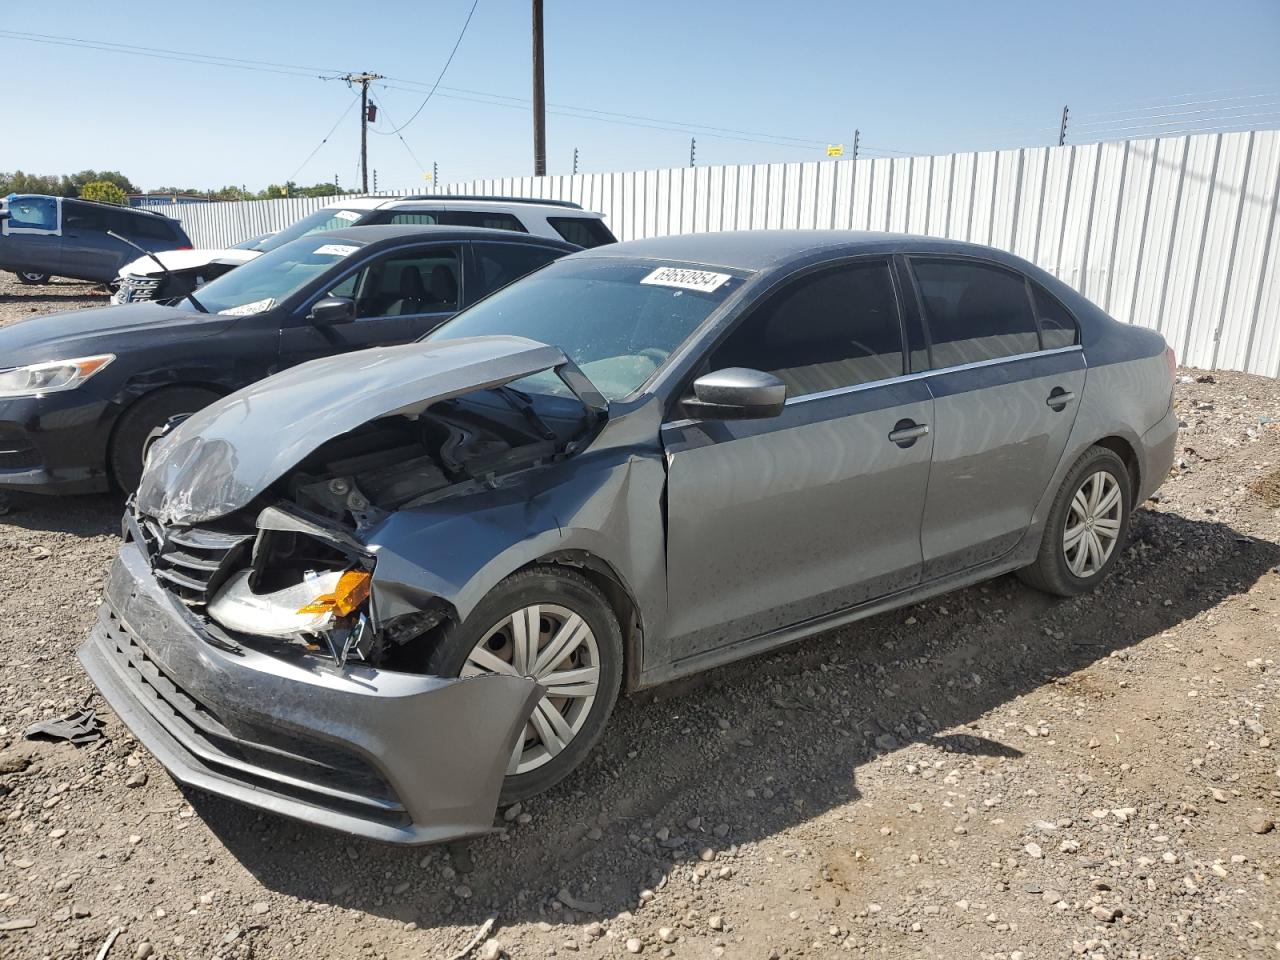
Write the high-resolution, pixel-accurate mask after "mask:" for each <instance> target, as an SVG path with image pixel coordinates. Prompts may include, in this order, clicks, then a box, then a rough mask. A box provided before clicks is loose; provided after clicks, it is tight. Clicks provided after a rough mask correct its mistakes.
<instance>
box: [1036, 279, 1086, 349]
mask: <svg viewBox="0 0 1280 960" xmlns="http://www.w3.org/2000/svg"><path fill="white" fill-rule="evenodd" d="M1031 289H1032V292H1033V294H1034V296H1035V302H1036V316H1037V317H1038V318H1039V320H1040V337H1041V339H1042V340H1043V341H1044V348H1045V349H1046V350H1055V349H1058V348H1061V347H1074V346H1075V345H1076V344H1077V343H1079V342H1080V328H1079V327H1078V326H1077V325H1076V321H1075V318H1074V317H1073V316H1071V314H1070V312H1068V310H1067V308H1066V307H1064V306H1063V305H1062V304H1060V303H1059V302H1058V301H1057V300H1056V299H1055V298H1054V297H1053V296H1052V295H1051V294H1050V293H1049V292H1048V291H1047V290H1045V289H1044V288H1043V287H1041V286H1038V285H1037V284H1034V283H1033V284H1031Z"/></svg>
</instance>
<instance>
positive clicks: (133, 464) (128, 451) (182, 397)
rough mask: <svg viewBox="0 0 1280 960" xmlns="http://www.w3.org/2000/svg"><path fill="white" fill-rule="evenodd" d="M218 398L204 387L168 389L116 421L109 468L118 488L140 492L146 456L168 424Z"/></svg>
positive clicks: (108, 457) (144, 400) (157, 393)
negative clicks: (139, 486)
mask: <svg viewBox="0 0 1280 960" xmlns="http://www.w3.org/2000/svg"><path fill="white" fill-rule="evenodd" d="M217 399H218V394H217V393H215V392H214V391H212V390H206V389H204V388H203V387H165V388H163V389H160V390H157V391H155V392H154V393H149V394H147V395H146V396H145V397H143V398H142V399H140V400H138V401H137V402H135V403H134V404H133V406H131V407H129V409H127V410H126V411H125V412H124V413H123V414H121V416H120V419H119V420H118V421H116V427H115V430H114V431H113V433H112V435H111V446H110V448H109V449H108V451H107V467H108V469H110V471H111V478H112V479H113V480H114V481H115V483H116V486H118V487H119V488H120V489H121V490H122V491H123V492H125V493H132V492H133V491H134V490H136V489H137V488H138V481H139V480H140V479H142V465H143V456H144V455H145V453H146V450H147V447H148V446H149V445H150V443H151V441H153V440H154V439H155V438H156V436H157V435H158V434H159V433H160V431H161V430H163V428H164V426H165V424H167V423H168V422H169V421H170V420H171V419H173V418H174V417H181V416H189V415H190V414H193V413H195V412H196V411H197V410H201V409H203V408H204V407H207V406H208V405H209V404H211V403H213V401H215V400H217Z"/></svg>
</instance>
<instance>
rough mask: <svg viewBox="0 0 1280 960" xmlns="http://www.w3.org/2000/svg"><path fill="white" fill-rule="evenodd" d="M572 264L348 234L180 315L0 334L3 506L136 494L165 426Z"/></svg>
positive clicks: (406, 231) (553, 247) (461, 236)
mask: <svg viewBox="0 0 1280 960" xmlns="http://www.w3.org/2000/svg"><path fill="white" fill-rule="evenodd" d="M577 249H579V248H578V247H576V246H574V245H572V244H569V243H564V242H561V241H558V240H552V239H548V238H543V237H535V236H531V235H529V234H522V233H512V232H507V231H503V230H486V229H479V228H466V227H423V226H370V227H352V228H350V229H347V230H336V231H333V232H331V233H322V234H313V235H311V236H308V237H302V238H300V239H298V240H295V241H293V242H292V243H288V244H285V245H284V246H282V247H279V248H278V249H276V250H273V251H272V252H270V253H267V254H264V255H262V256H261V257H259V258H257V259H256V260H253V261H251V262H250V263H247V264H245V265H244V266H242V267H240V268H239V269H238V270H234V271H232V272H230V273H228V274H226V275H225V276H223V277H220V278H218V279H217V280H214V281H211V282H210V283H207V284H205V285H204V286H203V287H201V288H200V290H199V291H198V292H197V293H194V294H188V295H187V296H186V297H185V298H183V299H182V300H180V301H174V302H170V303H167V304H161V303H140V304H126V305H123V306H116V307H102V308H98V309H93V310H80V311H76V312H74V313H63V314H51V315H47V316H40V317H32V318H31V319H29V320H24V321H21V322H18V323H15V324H11V325H9V326H6V327H0V495H3V493H4V492H5V491H10V490H21V491H29V492H38V493H93V492H100V491H104V490H107V489H109V488H110V486H111V485H112V484H113V483H114V484H115V486H116V487H118V488H120V489H122V490H126V491H127V490H132V489H133V488H134V487H136V486H137V482H138V478H139V476H140V475H141V471H142V463H143V459H144V456H145V454H146V451H147V448H148V446H149V444H150V442H151V441H152V440H154V438H155V437H157V436H159V435H160V434H161V433H162V432H163V431H164V429H165V427H166V425H167V424H168V423H169V422H170V421H171V420H173V419H175V418H179V417H183V416H186V415H189V414H191V413H194V412H195V411H197V410H199V409H201V408H203V407H205V406H207V405H208V404H210V403H212V402H213V401H215V400H217V399H218V398H219V397H222V396H225V395H226V394H228V393H231V392H232V391H234V390H238V389H240V388H241V387H244V386H246V385H248V384H250V383H253V382H254V381H256V380H260V379H262V378H263V377H266V376H268V375H270V374H272V373H276V372H277V371H280V370H283V369H285V368H286V367H291V366H293V365H294V364H297V363H301V362H303V361H305V360H313V359H316V358H318V357H324V356H329V355H332V354H336V353H343V352H345V351H348V350H358V349H362V348H365V347H377V346H390V345H392V344H399V343H407V342H409V341H412V340H416V339H417V338H418V337H420V336H422V335H423V334H425V333H427V332H429V331H430V330H432V329H434V328H435V327H437V326H439V325H440V324H441V323H443V322H444V321H445V320H447V319H449V318H450V317H451V316H453V315H454V314H455V313H457V312H458V311H459V310H460V309H462V308H463V307H466V306H468V305H470V304H472V303H474V302H476V301H477V300H479V299H480V298H482V297H484V296H485V295H487V294H489V293H491V292H492V291H494V290H496V289H498V288H499V287H502V286H505V285H506V284H508V283H510V282H511V281H512V280H515V279H517V278H518V277H522V276H524V275H525V274H526V273H529V272H530V271H532V270H536V269H538V268H539V267H542V266H544V265H546V264H547V263H550V262H551V261H552V260H555V259H557V258H559V257H561V256H564V255H565V254H566V253H569V252H571V251H574V250H577Z"/></svg>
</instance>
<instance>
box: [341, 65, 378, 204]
mask: <svg viewBox="0 0 1280 960" xmlns="http://www.w3.org/2000/svg"><path fill="white" fill-rule="evenodd" d="M341 79H343V80H345V81H347V83H358V84H360V192H361V193H368V192H369V121H370V120H371V119H372V117H371V116H370V107H369V84H370V83H372V82H373V81H374V80H381V79H382V74H380V73H367V72H366V73H348V74H345V75H344V76H343V77H342V78H341ZM372 110H373V116H375V117H376V116H377V107H374V108H372Z"/></svg>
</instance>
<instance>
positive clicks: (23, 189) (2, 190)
mask: <svg viewBox="0 0 1280 960" xmlns="http://www.w3.org/2000/svg"><path fill="white" fill-rule="evenodd" d="M11 193H39V194H45V195H46V196H55V197H57V196H61V195H62V182H61V180H60V179H59V178H58V177H55V176H40V175H38V174H33V173H23V172H22V171H21V170H15V171H13V173H0V196H8V195H9V194H11Z"/></svg>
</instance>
